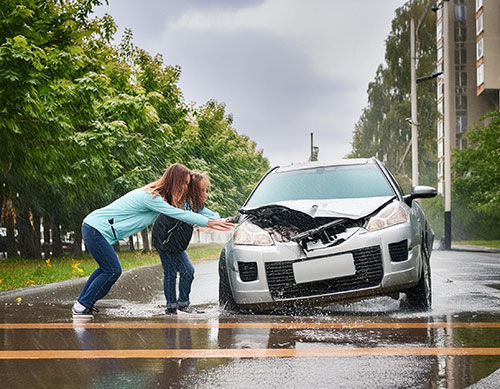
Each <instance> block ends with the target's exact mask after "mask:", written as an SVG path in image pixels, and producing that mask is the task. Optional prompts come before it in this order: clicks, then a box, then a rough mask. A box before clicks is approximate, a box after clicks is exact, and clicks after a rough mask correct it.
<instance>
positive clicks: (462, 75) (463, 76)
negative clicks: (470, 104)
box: [455, 72, 467, 87]
mask: <svg viewBox="0 0 500 389" xmlns="http://www.w3.org/2000/svg"><path fill="white" fill-rule="evenodd" d="M455 86H456V87H466V86H467V72H455Z"/></svg>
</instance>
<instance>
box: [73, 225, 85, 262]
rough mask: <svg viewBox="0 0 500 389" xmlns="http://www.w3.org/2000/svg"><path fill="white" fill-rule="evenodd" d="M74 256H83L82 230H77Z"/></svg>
mask: <svg viewBox="0 0 500 389" xmlns="http://www.w3.org/2000/svg"><path fill="white" fill-rule="evenodd" d="M73 255H76V256H81V255H83V252H82V230H81V229H79V228H75V237H74V242H73Z"/></svg>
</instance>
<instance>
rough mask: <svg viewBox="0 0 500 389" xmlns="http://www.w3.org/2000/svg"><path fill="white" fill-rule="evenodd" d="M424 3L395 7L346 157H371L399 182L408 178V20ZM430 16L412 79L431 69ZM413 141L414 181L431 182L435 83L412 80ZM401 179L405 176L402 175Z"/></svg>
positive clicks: (421, 32) (434, 162) (425, 22)
mask: <svg viewBox="0 0 500 389" xmlns="http://www.w3.org/2000/svg"><path fill="white" fill-rule="evenodd" d="M427 5H428V2H427V1H426V0H416V1H412V2H407V3H406V4H405V5H403V6H402V7H400V8H398V9H397V10H396V16H395V18H394V19H393V21H392V30H391V32H390V34H389V37H388V38H387V40H386V53H385V59H386V63H387V64H386V66H383V65H380V66H379V67H378V69H377V71H376V74H375V79H374V80H373V81H372V82H371V83H370V84H369V85H368V106H367V107H366V108H365V109H364V110H363V113H362V115H361V117H360V119H359V121H358V123H356V125H355V129H354V133H353V141H352V147H353V150H352V153H351V154H350V157H353V158H356V157H370V156H377V158H379V159H380V160H383V161H384V162H385V163H386V165H387V166H388V168H389V169H390V170H391V171H392V172H393V173H394V174H395V175H396V176H398V177H399V178H400V179H402V181H403V182H406V181H408V182H409V177H411V150H409V152H408V153H405V152H406V150H407V146H408V144H409V142H410V140H411V128H410V125H409V123H408V122H407V121H406V120H405V119H406V118H408V117H410V116H411V112H410V111H411V109H410V19H412V18H413V19H414V20H415V24H418V21H419V19H420V17H421V16H422V15H423V14H425V10H426V9H427ZM435 26H436V23H435V15H434V13H433V12H428V13H427V14H426V16H425V18H424V19H423V21H422V24H421V27H420V29H419V32H418V43H419V44H418V47H417V58H418V66H417V77H422V76H425V75H429V74H432V73H434V72H435V58H436V44H435ZM417 96H418V98H417V106H418V120H417V123H418V132H419V133H418V141H419V171H420V180H419V182H420V184H422V185H433V186H435V185H436V181H437V178H436V169H437V168H436V166H437V157H436V147H435V140H436V139H435V137H436V135H435V128H436V121H437V109H436V91H435V81H434V82H432V81H427V82H424V83H421V84H418V87H417ZM405 177H406V179H405Z"/></svg>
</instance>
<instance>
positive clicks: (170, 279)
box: [158, 250, 194, 308]
mask: <svg viewBox="0 0 500 389" xmlns="http://www.w3.org/2000/svg"><path fill="white" fill-rule="evenodd" d="M158 253H159V254H160V259H161V265H162V266H163V291H164V293H165V298H166V299H167V308H177V307H187V306H188V305H189V293H191V284H192V283H193V280H194V267H193V264H192V263H191V261H190V260H189V257H188V255H187V253H186V252H185V251H183V252H181V253H169V252H166V251H163V250H158ZM177 273H179V300H177V294H176V281H177Z"/></svg>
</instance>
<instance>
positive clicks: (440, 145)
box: [438, 142, 444, 158]
mask: <svg viewBox="0 0 500 389" xmlns="http://www.w3.org/2000/svg"><path fill="white" fill-rule="evenodd" d="M443 155H444V142H439V143H438V158H441V157H443Z"/></svg>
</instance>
